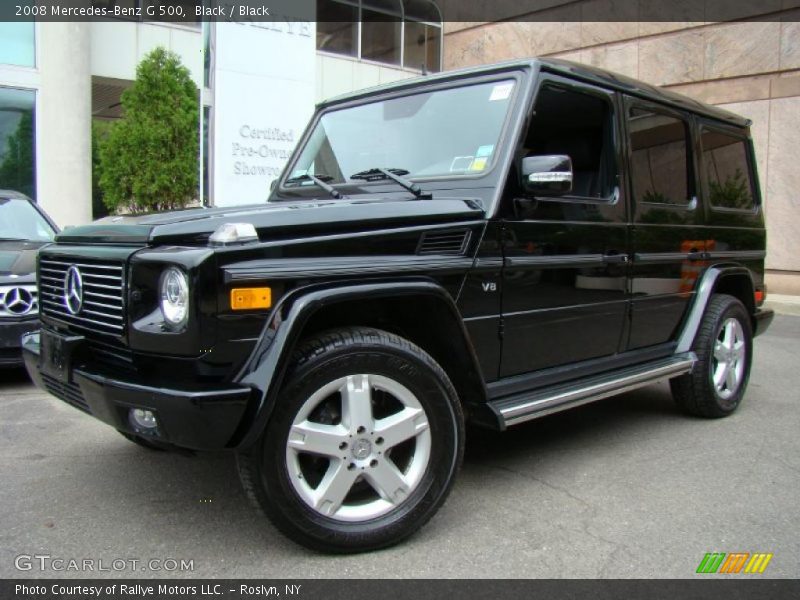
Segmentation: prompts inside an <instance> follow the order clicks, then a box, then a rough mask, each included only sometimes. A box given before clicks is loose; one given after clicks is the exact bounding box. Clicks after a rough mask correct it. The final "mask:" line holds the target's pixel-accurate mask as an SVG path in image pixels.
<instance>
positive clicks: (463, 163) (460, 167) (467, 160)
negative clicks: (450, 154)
mask: <svg viewBox="0 0 800 600" xmlns="http://www.w3.org/2000/svg"><path fill="white" fill-rule="evenodd" d="M474 158H475V157H474V156H456V157H455V158H454V159H453V162H452V163H450V172H451V173H455V172H456V171H466V170H467V169H469V166H470V165H471V164H472V160H473V159H474Z"/></svg>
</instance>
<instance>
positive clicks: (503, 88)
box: [489, 83, 514, 102]
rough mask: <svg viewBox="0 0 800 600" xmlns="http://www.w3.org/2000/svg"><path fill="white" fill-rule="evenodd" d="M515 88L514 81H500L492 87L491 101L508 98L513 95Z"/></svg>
mask: <svg viewBox="0 0 800 600" xmlns="http://www.w3.org/2000/svg"><path fill="white" fill-rule="evenodd" d="M513 89H514V84H513V83H499V84H497V85H496V86H494V87H493V88H492V95H491V96H489V102H496V101H498V100H507V99H508V97H509V96H510V95H511V90H513Z"/></svg>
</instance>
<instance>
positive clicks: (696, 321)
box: [675, 264, 756, 353]
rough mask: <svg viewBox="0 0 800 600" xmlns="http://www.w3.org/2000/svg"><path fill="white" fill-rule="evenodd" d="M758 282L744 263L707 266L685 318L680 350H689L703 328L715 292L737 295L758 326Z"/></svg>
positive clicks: (677, 351) (751, 319) (753, 323)
mask: <svg viewBox="0 0 800 600" xmlns="http://www.w3.org/2000/svg"><path fill="white" fill-rule="evenodd" d="M754 291H755V285H754V284H753V276H752V274H751V273H750V270H749V269H747V268H746V267H743V266H741V265H735V264H734V265H714V266H712V267H709V268H708V269H706V271H705V273H703V276H702V277H701V279H700V282H699V284H698V286H697V291H696V293H695V299H694V302H693V303H692V306H691V308H690V309H689V313H688V316H687V318H686V320H685V321H684V325H683V329H682V331H681V334H680V336H679V337H678V346H677V348H676V350H675V352H676V353H681V352H688V351H689V350H691V348H692V345H693V344H694V339H695V337H696V335H697V331H698V329H699V327H700V322H701V321H702V318H703V314H704V313H705V311H706V307H707V306H708V303H709V302H710V301H711V297H712V296H713V295H714V294H728V295H730V296H733V297H734V298H737V299H738V300H739V301H740V302H741V303H742V304H744V306H745V308H746V309H747V314H748V315H750V324H751V326H752V327H753V328H755V313H756V305H755V296H754Z"/></svg>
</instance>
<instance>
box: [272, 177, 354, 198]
mask: <svg viewBox="0 0 800 600" xmlns="http://www.w3.org/2000/svg"><path fill="white" fill-rule="evenodd" d="M301 181H313V182H314V183H316V184H317V185H318V186H319V187H321V188H322V189H323V190H325V191H326V192H328V193H329V194H330V195H331V196H332V197H333V198H336V199H337V200H339V199H341V198H342V197H343V196H342V195H341V194H340V193H339V191H338V190H337V189H335V188H334V187H333V186H332V185H329V184H328V183H327V182H328V181H333V177H331V176H330V175H321V176H320V175H312V174H311V173H304V174H303V175H298V176H296V177H290V178H289V179H287V180H286V181H285V182H284V183H300V182H301Z"/></svg>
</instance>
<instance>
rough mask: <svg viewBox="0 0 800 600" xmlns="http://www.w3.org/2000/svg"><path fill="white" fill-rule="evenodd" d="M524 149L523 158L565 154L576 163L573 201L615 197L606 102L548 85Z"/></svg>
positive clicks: (540, 97) (611, 136)
mask: <svg viewBox="0 0 800 600" xmlns="http://www.w3.org/2000/svg"><path fill="white" fill-rule="evenodd" d="M523 146H524V147H523V156H532V155H544V154H566V155H568V156H569V157H570V158H571V159H572V169H573V181H572V194H571V195H572V196H578V197H581V198H592V199H597V200H601V199H606V198H608V197H610V196H611V194H612V193H613V191H614V187H615V185H616V176H617V172H616V158H615V153H614V128H613V113H612V108H611V104H610V102H609V101H608V100H607V99H605V98H602V97H600V96H597V95H594V94H589V93H584V92H579V91H575V90H573V89H571V88H568V87H561V86H556V85H553V84H545V85H544V86H543V87H542V89H541V90H540V91H539V94H538V95H537V98H536V106H535V108H534V112H533V117H532V118H531V124H530V127H529V128H528V133H527V135H526V138H525V141H524V143H523Z"/></svg>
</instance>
